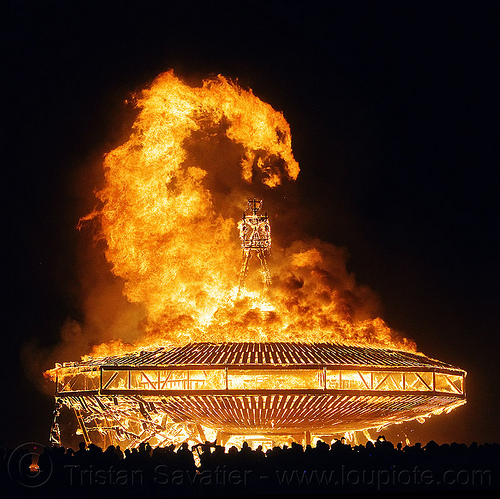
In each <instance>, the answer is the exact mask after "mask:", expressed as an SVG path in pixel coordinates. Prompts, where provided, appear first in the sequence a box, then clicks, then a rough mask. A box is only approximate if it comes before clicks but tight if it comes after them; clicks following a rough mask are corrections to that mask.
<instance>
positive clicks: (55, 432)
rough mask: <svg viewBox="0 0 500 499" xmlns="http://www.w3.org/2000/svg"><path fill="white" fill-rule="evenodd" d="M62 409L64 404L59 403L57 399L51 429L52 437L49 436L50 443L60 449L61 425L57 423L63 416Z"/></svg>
mask: <svg viewBox="0 0 500 499" xmlns="http://www.w3.org/2000/svg"><path fill="white" fill-rule="evenodd" d="M61 407H62V404H61V403H60V402H59V400H58V399H56V402H55V407H54V412H53V415H54V419H53V420H52V427H51V429H50V435H49V443H50V444H51V445H54V446H56V447H59V446H60V445H61V431H60V429H59V423H58V422H57V418H58V417H59V415H60V414H61V411H60V409H61Z"/></svg>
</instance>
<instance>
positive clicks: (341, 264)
mask: <svg viewBox="0 0 500 499" xmlns="http://www.w3.org/2000/svg"><path fill="white" fill-rule="evenodd" d="M135 105H136V107H137V108H138V110H139V111H138V115H137V119H136V121H135V123H134V126H133V132H132V134H131V136H130V138H129V140H128V141H127V142H125V143H124V144H123V145H121V146H119V147H117V148H116V149H114V150H112V151H111V152H109V153H108V154H107V155H106V157H105V161H104V171H105V184H104V188H103V189H102V190H100V191H99V192H98V194H97V197H98V199H99V202H100V204H99V206H98V208H96V210H95V211H94V212H93V213H92V214H90V215H89V216H87V217H84V220H89V219H94V220H98V222H99V231H100V234H101V236H102V237H103V238H104V239H105V242H106V248H107V249H106V258H107V260H108V261H109V262H110V263H111V266H112V272H113V273H114V274H115V275H116V276H119V277H120V278H122V279H123V282H124V293H125V295H126V297H127V299H128V300H129V301H131V302H137V303H141V304H143V305H144V306H145V308H146V310H147V319H146V323H145V334H144V335H143V338H142V339H141V341H139V342H138V343H137V344H136V345H134V346H133V347H134V348H137V347H147V346H151V345H157V344H165V343H171V344H175V345H178V344H184V343H187V342H190V341H214V342H221V341H337V342H354V343H369V344H370V345H372V346H383V347H392V348H399V349H407V350H408V349H410V350H411V349H414V345H413V344H412V343H411V342H410V341H408V340H406V339H404V338H402V337H400V335H398V334H396V333H395V332H394V331H393V330H391V329H390V328H389V327H388V326H387V325H386V324H385V323H384V322H383V321H382V320H381V319H380V318H377V316H376V313H377V312H376V310H377V309H376V305H377V303H376V299H374V295H373V293H372V292H370V291H369V290H368V289H367V288H366V287H363V286H359V285H357V284H356V282H355V279H354V276H353V275H352V274H350V273H349V272H348V271H347V270H346V267H345V258H346V255H345V251H344V250H343V249H340V248H337V247H335V246H333V245H331V244H328V243H325V242H323V241H319V240H308V239H307V238H306V237H305V236H304V237H302V236H303V235H301V237H300V238H299V239H297V240H292V241H290V237H291V236H290V234H295V233H297V231H296V229H295V228H294V229H293V230H291V227H290V226H291V225H293V226H294V227H295V226H296V225H297V224H299V225H300V220H298V219H297V218H295V219H292V215H293V214H296V213H297V207H296V206H290V205H289V206H286V205H285V203H286V201H285V200H284V199H283V198H284V193H286V192H288V190H287V189H289V186H290V185H292V184H293V182H294V181H295V180H296V179H297V177H298V175H299V165H298V163H297V161H296V160H295V158H294V155H293V153H292V146H291V133H290V127H289V124H288V123H287V121H286V120H285V118H284V116H283V114H282V113H281V112H278V111H276V110H274V109H273V108H272V107H271V106H270V105H269V104H267V103H265V102H263V101H262V100H260V99H259V98H257V97H256V96H255V95H254V94H253V92H252V91H251V90H245V89H242V88H241V87H240V86H239V85H238V84H237V83H235V82H232V81H229V80H228V79H226V78H224V77H222V76H217V77H215V78H211V79H207V80H205V81H204V82H203V84H202V85H201V86H190V85H188V84H186V83H184V82H183V81H181V80H180V79H179V78H178V77H177V76H176V75H175V74H174V73H173V72H172V71H169V72H166V73H163V74H161V75H159V76H158V77H157V78H156V79H155V81H154V82H153V83H152V84H151V86H150V87H149V88H147V89H145V90H143V91H142V93H141V94H140V95H139V96H137V98H136V101H135ZM254 194H257V195H259V196H260V197H261V198H262V199H263V200H264V209H267V210H269V215H270V219H271V222H272V223H273V227H272V229H273V247H272V254H271V256H270V259H269V268H270V272H271V278H272V284H271V286H270V287H269V289H268V290H266V292H264V291H263V290H262V283H261V281H260V278H259V275H258V274H259V273H258V268H257V267H255V269H254V272H253V273H252V272H251V273H250V275H249V277H251V276H253V279H251V278H250V279H249V280H248V281H247V286H246V287H245V289H244V290H243V291H242V292H241V293H239V294H238V296H237V286H238V275H239V270H240V265H241V258H242V255H241V248H240V245H239V238H238V231H237V222H238V220H239V218H240V217H241V214H242V212H243V210H244V209H245V206H246V202H247V198H249V197H252V196H253V195H254ZM286 210H289V212H288V214H287V212H286ZM82 221H83V220H82ZM292 222H293V223H292ZM374 314H375V315H374ZM116 345H117V344H116V342H115V346H116ZM118 346H119V348H124V345H118ZM110 349H111V347H110V346H109V345H107V346H106V345H103V346H101V347H99V348H98V349H96V350H95V351H94V355H96V354H98V355H102V354H104V353H106V352H108V351H109V350H110Z"/></svg>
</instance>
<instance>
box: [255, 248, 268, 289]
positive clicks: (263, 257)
mask: <svg viewBox="0 0 500 499" xmlns="http://www.w3.org/2000/svg"><path fill="white" fill-rule="evenodd" d="M257 257H258V259H259V261H260V265H261V267H262V279H263V281H264V291H267V290H268V289H269V286H271V273H270V272H269V267H268V266H267V260H266V255H264V252H263V251H262V250H261V251H258V252H257Z"/></svg>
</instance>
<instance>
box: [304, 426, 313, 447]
mask: <svg viewBox="0 0 500 499" xmlns="http://www.w3.org/2000/svg"><path fill="white" fill-rule="evenodd" d="M304 445H311V432H310V431H309V430H306V431H305V432H304Z"/></svg>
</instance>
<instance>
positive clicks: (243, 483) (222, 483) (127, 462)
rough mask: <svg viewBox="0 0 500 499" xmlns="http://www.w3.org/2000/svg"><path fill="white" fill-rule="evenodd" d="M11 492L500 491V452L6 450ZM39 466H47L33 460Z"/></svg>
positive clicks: (212, 447) (461, 447) (432, 447)
mask: <svg viewBox="0 0 500 499" xmlns="http://www.w3.org/2000/svg"><path fill="white" fill-rule="evenodd" d="M0 452H1V454H0V458H1V462H2V475H1V478H2V483H3V486H2V490H6V491H8V492H12V493H14V494H16V495H17V496H21V497H31V496H39V495H45V493H49V494H51V495H52V497H59V496H61V497H62V496H63V495H65V496H68V495H71V496H73V497H80V496H82V497H83V496H85V497H159V496H161V497H179V496H183V497H189V496H211V495H212V496H213V495H228V494H232V495H238V494H245V495H249V494H250V495H251V494H255V495H261V494H265V495H272V494H283V493H294V494H301V493H303V494H308V495H311V494H334V493H337V492H344V491H346V492H384V491H385V492H413V491H419V492H425V491H443V492H446V491H465V490H467V491H471V490H473V491H476V492H477V491H485V492H488V491H498V490H500V445H499V444H484V445H477V444H475V443H473V444H472V445H470V446H467V445H465V444H458V443H452V444H443V445H438V444H437V443H436V442H434V441H431V442H429V443H427V444H426V445H425V446H422V445H421V444H418V443H417V444H415V445H411V446H410V445H408V446H404V447H403V446H402V445H401V444H398V445H397V446H394V445H393V444H392V443H391V442H389V441H387V440H385V438H384V437H379V438H378V439H377V441H375V442H370V441H369V442H367V443H366V444H365V445H355V446H351V445H348V444H346V443H344V440H337V441H335V442H333V443H332V444H331V445H330V444H327V443H325V442H322V441H318V442H317V443H316V445H314V446H311V445H307V446H305V447H303V446H302V445H299V444H297V443H292V444H291V445H290V446H286V445H285V446H283V447H274V448H272V449H268V450H267V451H264V450H263V448H262V446H259V447H257V448H256V449H252V448H251V447H250V446H249V445H248V444H247V443H243V445H242V447H241V448H240V449H238V448H236V447H234V446H232V447H230V448H229V449H226V448H225V447H223V446H221V445H217V444H216V443H215V442H214V443H211V442H205V444H198V445H195V446H193V447H191V448H189V446H188V444H186V443H184V444H182V445H181V446H180V447H179V448H177V449H176V447H175V446H174V445H170V446H166V447H155V448H152V447H151V446H150V445H149V444H148V443H143V444H141V445H140V446H139V447H138V448H134V449H125V450H124V451H122V449H120V447H119V446H116V447H114V446H109V447H108V448H107V449H105V450H103V449H102V448H101V447H98V446H97V445H94V444H90V445H88V446H86V445H85V443H83V442H82V443H80V445H79V448H78V449H77V450H73V449H71V448H67V449H65V448H64V447H45V448H44V449H43V451H42V450H41V449H38V450H37V451H36V452H35V451H33V450H30V449H24V448H23V447H22V446H21V447H19V448H18V449H16V450H15V451H12V450H2V449H0ZM34 457H36V460H37V461H38V463H37V466H34V463H33V461H34V460H35V459H33V458H34Z"/></svg>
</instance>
